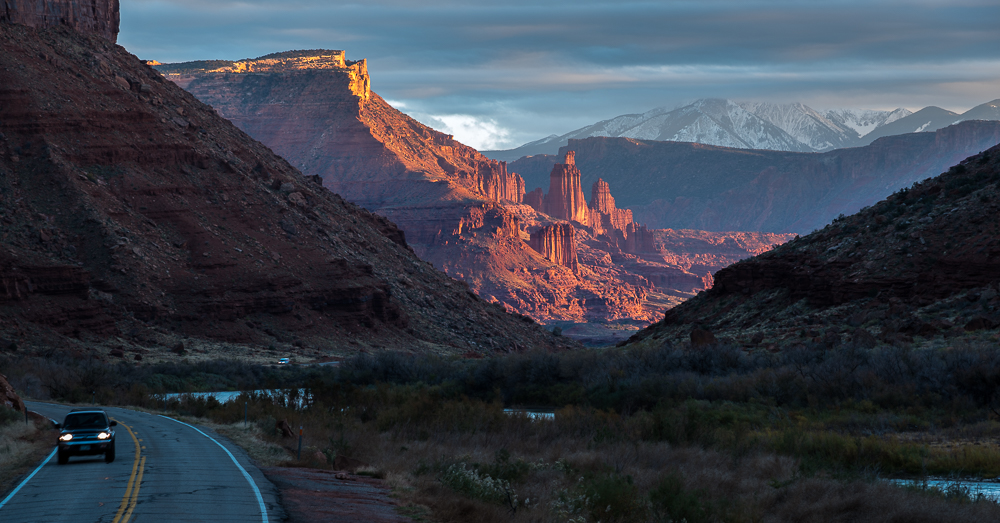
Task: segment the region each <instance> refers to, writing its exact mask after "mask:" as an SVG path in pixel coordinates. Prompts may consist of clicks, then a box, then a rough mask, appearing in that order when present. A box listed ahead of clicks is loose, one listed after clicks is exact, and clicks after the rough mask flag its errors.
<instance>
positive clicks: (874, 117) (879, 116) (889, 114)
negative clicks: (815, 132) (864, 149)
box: [824, 109, 913, 138]
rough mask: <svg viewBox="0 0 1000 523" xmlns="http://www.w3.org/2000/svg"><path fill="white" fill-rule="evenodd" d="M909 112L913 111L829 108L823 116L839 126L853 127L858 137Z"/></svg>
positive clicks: (907, 114)
mask: <svg viewBox="0 0 1000 523" xmlns="http://www.w3.org/2000/svg"><path fill="white" fill-rule="evenodd" d="M911 114H913V113H911V112H910V111H909V110H907V109H896V110H895V111H873V110H870V109H831V110H829V111H827V112H826V113H825V114H824V116H826V118H827V119H828V120H830V121H831V122H834V123H836V124H837V125H839V126H841V127H848V128H850V129H853V130H854V132H856V133H858V137H859V138H861V137H864V136H867V135H868V134H870V133H871V132H872V131H874V130H875V129H878V128H879V127H882V126H883V125H886V124H890V123H892V122H895V121H896V120H899V119H900V118H904V117H906V116H909V115H911Z"/></svg>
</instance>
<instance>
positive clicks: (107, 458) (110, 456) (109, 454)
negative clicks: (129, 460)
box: [104, 443, 115, 463]
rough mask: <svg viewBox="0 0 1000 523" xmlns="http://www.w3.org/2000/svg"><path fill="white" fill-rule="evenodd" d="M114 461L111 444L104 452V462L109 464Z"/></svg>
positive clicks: (113, 451)
mask: <svg viewBox="0 0 1000 523" xmlns="http://www.w3.org/2000/svg"><path fill="white" fill-rule="evenodd" d="M114 460H115V444H114V443H112V444H111V448H109V449H108V450H106V451H104V462H105V463H111V462H112V461H114Z"/></svg>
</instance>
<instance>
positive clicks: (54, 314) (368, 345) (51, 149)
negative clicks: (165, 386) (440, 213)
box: [0, 23, 567, 361]
mask: <svg viewBox="0 0 1000 523" xmlns="http://www.w3.org/2000/svg"><path fill="white" fill-rule="evenodd" d="M0 49H2V52H0V222H2V223H3V228H2V231H0V242H2V243H0V332H2V335H0V337H2V339H0V350H5V351H8V350H37V351H44V350H49V348H58V349H59V350H66V351H70V352H73V353H74V354H79V355H88V354H89V355H92V356H97V357H108V354H109V352H108V350H109V348H110V349H111V351H110V354H112V355H113V356H112V357H114V356H117V357H125V356H127V357H129V358H132V359H136V360H140V359H143V358H144V361H149V360H150V359H152V360H154V361H155V360H156V359H161V358H172V357H180V355H181V354H185V355H187V356H188V357H195V358H197V357H202V356H200V355H201V354H205V356H204V357H225V356H237V355H238V356H241V357H247V358H250V359H258V360H264V361H268V360H273V359H274V358H275V356H274V355H275V354H277V353H279V352H280V353H284V354H288V353H296V354H299V355H300V357H303V358H309V357H321V356H323V357H325V356H330V355H337V354H346V353H351V352H356V351H358V350H364V349H375V348H379V347H383V348H393V349H402V350H411V351H430V352H451V353H465V352H470V351H471V352H477V353H485V352H491V351H508V350H524V349H527V348H529V347H550V348H555V347H558V346H564V345H565V344H566V343H567V341H565V340H562V339H557V338H555V337H553V336H551V335H550V334H548V333H546V332H545V331H543V330H542V329H541V328H540V327H539V326H537V325H536V324H534V323H533V322H531V321H530V320H528V319H527V318H519V317H516V316H512V315H510V314H507V313H506V312H504V311H503V309H502V308H501V307H499V306H497V305H495V304H488V303H486V302H484V301H482V300H480V299H479V298H478V297H476V296H475V294H474V293H472V292H470V291H469V289H468V287H467V285H465V284H464V283H461V282H457V281H454V280H452V279H450V278H449V277H447V276H446V275H444V274H443V273H441V272H438V271H436V270H434V269H433V268H432V267H431V266H430V265H429V264H427V263H425V262H422V261H420V260H419V259H418V258H417V257H416V256H415V255H414V254H413V252H412V250H411V249H410V248H409V247H408V246H407V245H406V242H405V239H404V235H403V233H402V232H401V231H400V230H399V229H398V228H397V227H396V226H395V225H394V224H392V223H391V222H389V221H388V220H386V219H385V218H383V217H380V216H378V215H374V214H372V213H370V212H368V211H366V210H364V209H362V208H360V207H358V206H356V205H353V204H351V203H348V202H346V201H344V200H343V199H342V198H340V197H339V196H337V195H335V194H333V193H332V192H330V191H329V190H328V189H326V188H324V187H322V185H321V180H320V179H319V178H318V177H306V176H303V175H302V174H301V173H300V172H299V171H298V170H296V169H295V168H293V167H292V166H290V165H289V164H288V163H287V162H286V161H284V160H283V159H281V158H280V157H278V156H276V155H275V154H274V153H272V152H271V151H270V150H269V149H267V148H266V147H264V146H262V145H261V144H260V143H258V142H256V141H254V140H253V139H251V138H250V137H248V136H247V135H246V134H245V133H243V132H242V131H240V130H239V129H237V128H236V127H235V126H233V125H232V124H231V123H230V122H228V121H226V120H224V119H222V118H220V117H219V116H218V115H217V113H216V112H215V111H214V110H213V109H212V108H211V107H209V106H207V105H205V104H203V103H201V102H199V101H198V100H197V99H195V98H194V97H193V96H191V95H190V94H188V93H187V92H185V91H183V90H182V89H180V88H179V87H177V86H176V85H174V84H173V83H170V82H167V81H165V80H164V79H163V77H162V75H161V74H159V73H158V72H156V71H155V70H153V69H151V68H149V67H148V66H147V65H145V64H144V63H142V62H140V61H139V60H137V59H136V58H135V57H134V56H132V55H130V54H128V53H127V52H126V51H125V50H124V49H122V48H121V47H118V46H115V45H113V44H111V43H110V42H109V41H108V39H106V38H103V36H95V35H88V34H83V33H80V32H77V31H75V30H72V29H69V28H66V27H62V26H57V27H54V28H49V29H42V30H38V29H33V28H30V27H26V26H23V25H17V24H10V23H0ZM338 74H339V72H338Z"/></svg>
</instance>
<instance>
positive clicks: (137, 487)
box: [121, 456, 146, 523]
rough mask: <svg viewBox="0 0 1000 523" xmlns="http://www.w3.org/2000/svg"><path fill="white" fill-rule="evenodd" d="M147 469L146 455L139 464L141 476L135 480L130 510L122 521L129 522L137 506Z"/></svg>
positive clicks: (122, 522) (123, 522)
mask: <svg viewBox="0 0 1000 523" xmlns="http://www.w3.org/2000/svg"><path fill="white" fill-rule="evenodd" d="M144 470H146V456H143V457H142V464H141V465H139V477H137V478H136V480H135V490H133V491H132V501H131V502H130V503H129V507H128V512H126V513H125V517H124V518H122V520H121V523H127V522H128V518H130V517H132V510H133V509H134V508H135V505H136V500H137V499H138V498H139V484H140V483H142V472H143V471H144Z"/></svg>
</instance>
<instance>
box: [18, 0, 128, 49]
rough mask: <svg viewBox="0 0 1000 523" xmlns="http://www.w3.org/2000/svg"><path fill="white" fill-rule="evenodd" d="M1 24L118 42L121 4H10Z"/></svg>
mask: <svg viewBox="0 0 1000 523" xmlns="http://www.w3.org/2000/svg"><path fill="white" fill-rule="evenodd" d="M0 22H11V23H15V24H20V25H26V26H28V27H34V28H38V29H43V28H47V27H56V26H65V27H70V28H73V29H75V30H77V31H79V32H81V33H86V34H93V35H97V36H100V37H101V38H104V39H106V40H109V41H110V42H112V43H114V42H117V41H118V22H119V12H118V0H88V1H82V0H7V1H5V2H3V3H2V4H0Z"/></svg>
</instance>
